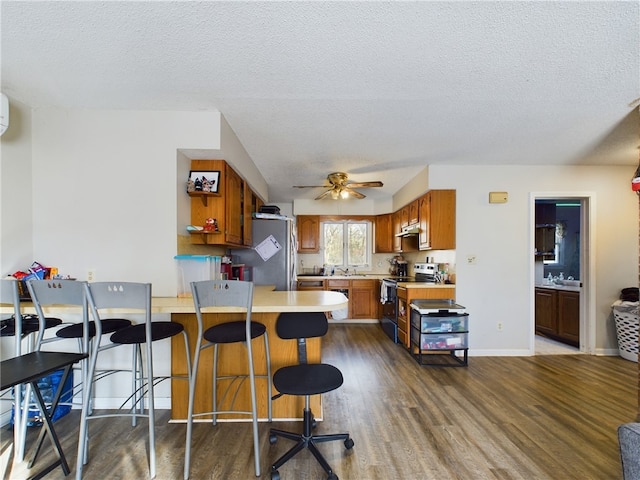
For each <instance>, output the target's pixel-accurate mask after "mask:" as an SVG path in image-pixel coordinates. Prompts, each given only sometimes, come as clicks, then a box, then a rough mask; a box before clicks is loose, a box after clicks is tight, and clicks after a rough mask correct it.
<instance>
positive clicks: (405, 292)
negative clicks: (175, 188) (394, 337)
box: [396, 286, 456, 349]
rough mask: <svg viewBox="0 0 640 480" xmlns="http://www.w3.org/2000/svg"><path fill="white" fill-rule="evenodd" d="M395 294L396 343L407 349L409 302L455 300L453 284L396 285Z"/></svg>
mask: <svg viewBox="0 0 640 480" xmlns="http://www.w3.org/2000/svg"><path fill="white" fill-rule="evenodd" d="M396 295H397V297H398V316H397V320H398V343H399V344H400V345H403V346H404V347H405V348H407V349H409V348H410V333H411V328H410V327H411V306H410V305H411V302H412V301H413V300H417V299H421V300H428V299H443V300H449V299H450V300H454V301H455V299H456V289H455V287H453V286H452V287H451V288H432V287H424V288H420V287H417V288H406V287H401V286H398V288H397V290H396Z"/></svg>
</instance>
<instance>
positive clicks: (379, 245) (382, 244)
mask: <svg viewBox="0 0 640 480" xmlns="http://www.w3.org/2000/svg"><path fill="white" fill-rule="evenodd" d="M394 238H395V237H394V236H393V214H392V213H385V214H384V215H377V216H376V222H375V244H374V247H373V248H374V250H373V252H374V253H392V252H393V251H394V250H393V240H394Z"/></svg>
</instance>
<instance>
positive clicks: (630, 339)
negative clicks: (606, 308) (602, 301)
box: [611, 300, 639, 362]
mask: <svg viewBox="0 0 640 480" xmlns="http://www.w3.org/2000/svg"><path fill="white" fill-rule="evenodd" d="M611 308H612V309H613V318H614V319H615V322H616V334H617V336H618V349H619V350H620V356H621V357H622V358H625V359H627V360H631V361H632V362H637V361H638V323H639V321H638V302H627V301H623V300H616V301H615V302H614V303H613V305H611Z"/></svg>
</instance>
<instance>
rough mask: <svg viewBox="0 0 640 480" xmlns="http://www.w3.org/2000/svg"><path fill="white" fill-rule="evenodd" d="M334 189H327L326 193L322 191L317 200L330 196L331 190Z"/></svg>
mask: <svg viewBox="0 0 640 480" xmlns="http://www.w3.org/2000/svg"><path fill="white" fill-rule="evenodd" d="M332 191H333V189H330V190H327V191H326V192H324V193H321V194H320V195H318V196H317V197H316V198H315V200H322V199H323V198H325V197H328V196H329V195H331V192H332Z"/></svg>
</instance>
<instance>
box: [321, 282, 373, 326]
mask: <svg viewBox="0 0 640 480" xmlns="http://www.w3.org/2000/svg"><path fill="white" fill-rule="evenodd" d="M325 285H326V289H327V290H336V291H340V292H345V295H346V296H347V297H348V298H349V312H348V314H347V319H362V318H371V319H375V318H377V316H378V302H379V298H380V293H379V292H380V283H379V282H378V280H375V279H369V278H360V279H356V280H353V279H349V278H328V279H327V280H325Z"/></svg>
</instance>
